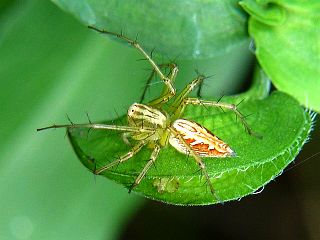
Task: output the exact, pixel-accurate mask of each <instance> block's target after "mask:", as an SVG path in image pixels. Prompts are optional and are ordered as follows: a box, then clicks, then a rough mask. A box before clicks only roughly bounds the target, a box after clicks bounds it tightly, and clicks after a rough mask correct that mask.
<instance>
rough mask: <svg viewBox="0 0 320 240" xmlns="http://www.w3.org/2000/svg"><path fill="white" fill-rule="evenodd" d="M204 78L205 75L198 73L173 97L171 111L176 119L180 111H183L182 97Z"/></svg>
mask: <svg viewBox="0 0 320 240" xmlns="http://www.w3.org/2000/svg"><path fill="white" fill-rule="evenodd" d="M205 78H206V77H205V76H203V75H199V76H198V77H196V78H195V79H194V80H192V81H191V82H190V83H189V84H188V85H187V86H185V88H184V89H183V90H182V91H181V93H180V94H179V95H178V96H177V97H176V98H175V101H174V102H173V103H172V105H171V112H172V113H173V118H174V119H178V118H179V117H180V115H181V113H182V112H183V110H184V108H185V105H186V104H184V99H185V98H186V97H187V96H188V94H189V93H190V92H191V91H192V90H193V89H194V88H195V87H197V86H198V85H199V84H201V83H202V82H203V80H204V79H205Z"/></svg>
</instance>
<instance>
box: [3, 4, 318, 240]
mask: <svg viewBox="0 0 320 240" xmlns="http://www.w3.org/2000/svg"><path fill="white" fill-rule="evenodd" d="M139 58H141V57H140V56H139V55H138V54H137V53H136V52H135V51H134V49H131V48H128V47H126V46H124V45H122V44H119V43H117V42H114V41H110V40H109V39H107V38H103V37H101V36H100V35H99V34H97V33H95V32H93V31H90V30H88V29H87V28H86V27H85V26H83V25H81V24H80V23H79V22H78V21H76V20H75V19H74V18H73V17H71V16H69V15H68V14H66V13H64V12H63V11H61V10H60V9H59V8H58V7H56V6H55V5H54V4H53V3H51V2H46V1H40V0H33V1H26V0H25V1H19V0H15V1H2V2H1V4H0V79H1V81H0V84H1V85H0V93H1V94H0V104H1V105H0V106H1V107H0V113H1V125H0V134H1V137H2V141H1V145H0V153H1V162H0V167H1V168H0V174H1V175H0V176H1V182H0V191H1V192H0V194H1V198H0V203H1V212H0V239H164V238H170V239H171V238H175V239H196V238H197V239H208V238H210V239H214V238H217V239H257V238H258V239H270V238H271V237H272V238H273V239H283V238H286V239H319V238H320V228H319V226H320V191H319V187H318V183H319V174H318V171H317V169H319V168H317V167H319V165H320V163H319V161H317V160H319V155H317V156H314V157H313V158H311V159H309V160H308V161H305V163H304V164H301V165H300V166H298V167H296V168H293V169H292V170H290V171H288V172H285V173H284V174H283V175H282V176H281V177H279V178H277V179H276V181H275V182H274V183H271V184H269V185H268V186H267V188H266V189H265V190H264V191H263V192H262V193H261V194H258V195H256V196H250V197H246V198H244V199H242V200H241V201H239V202H232V203H228V204H224V205H219V206H208V207H197V208H193V207H188V208H186V207H184V208H182V207H174V206H168V205H164V204H161V203H157V202H152V201H149V200H145V199H144V198H142V197H140V196H137V195H134V194H130V195H129V194H128V193H127V190H126V189H124V188H123V187H121V186H119V185H116V184H114V183H112V182H111V181H109V180H106V179H105V178H100V177H94V176H93V175H92V174H91V173H90V172H88V171H87V170H86V169H85V168H84V167H83V166H82V165H81V164H80V162H79V161H78V160H77V158H76V156H75V154H74V153H73V151H72V149H71V146H69V143H68V140H67V138H66V137H65V132H64V131H63V130H53V131H48V132H40V133H37V132H36V128H39V127H43V126H46V125H50V124H52V123H65V122H67V119H66V114H68V115H69V116H70V118H71V119H72V120H73V121H74V122H85V121H87V119H86V112H88V113H89V115H90V118H91V120H92V121H101V120H105V119H112V118H114V117H116V116H117V114H124V113H125V112H126V109H127V108H128V106H129V105H130V104H131V103H132V102H134V101H139V97H140V95H141V92H142V88H143V86H144V82H145V80H146V78H147V76H148V73H149V71H148V70H146V68H147V67H148V66H147V65H146V63H145V62H143V61H136V60H137V59H139ZM178 63H179V66H181V74H180V75H179V78H178V79H177V84H178V87H179V86H180V87H181V86H183V85H184V84H185V83H186V82H188V81H190V79H191V78H192V77H194V76H195V73H194V68H198V69H200V70H201V71H203V72H205V73H206V74H208V75H210V74H214V78H213V80H212V81H213V82H212V84H211V83H210V84H209V85H208V86H207V87H206V88H205V95H219V94H221V93H222V92H224V93H225V94H228V93H233V92H238V91H240V90H243V89H245V88H246V86H247V83H248V80H249V78H250V72H251V70H252V65H253V56H252V55H251V53H250V51H249V49H248V45H247V44H246V45H243V46H241V47H239V48H237V49H235V50H234V51H233V52H231V53H229V54H228V55H224V56H221V57H219V58H215V59H207V60H201V61H196V62H192V61H180V62H178ZM157 86H158V85H155V86H154V87H153V88H152V89H151V95H152V94H156V93H157V92H158V91H159V88H157ZM149 97H150V96H149ZM315 129H319V127H315ZM319 151H320V150H319V131H315V132H314V134H313V136H312V137H311V141H310V143H308V144H307V145H306V146H305V149H304V151H303V152H302V153H301V154H300V156H299V158H298V159H297V161H296V162H297V163H299V162H302V161H304V160H306V159H307V158H308V157H310V156H312V155H313V154H317V153H318V152H319Z"/></svg>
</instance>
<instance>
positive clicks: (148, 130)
mask: <svg viewBox="0 0 320 240" xmlns="http://www.w3.org/2000/svg"><path fill="white" fill-rule="evenodd" d="M50 128H67V129H73V128H90V129H102V130H116V131H124V132H135V133H141V132H146V133H152V132H154V129H152V128H147V127H144V128H141V127H136V126H118V125H107V124H98V123H84V124H62V125H55V124H53V125H51V126H48V127H43V128H38V129H37V131H43V130H47V129H50Z"/></svg>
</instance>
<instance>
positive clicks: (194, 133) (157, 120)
mask: <svg viewBox="0 0 320 240" xmlns="http://www.w3.org/2000/svg"><path fill="white" fill-rule="evenodd" d="M90 28H91V29H94V30H96V31H98V32H100V33H103V34H109V35H113V36H116V37H117V38H119V39H122V40H124V41H126V42H127V43H129V44H130V45H132V46H133V47H134V48H136V49H137V50H138V51H139V52H140V53H141V54H142V55H143V56H144V58H146V60H147V61H148V62H149V63H150V64H151V66H152V68H153V72H152V75H154V74H157V75H158V77H159V78H160V79H161V81H162V82H163V83H164V89H163V91H162V93H161V95H160V96H159V97H157V98H155V99H154V100H152V101H150V102H148V103H146V104H142V103H133V104H132V105H131V106H130V107H129V109H128V112H127V125H108V124H95V123H91V122H90V123H87V124H73V123H71V124H64V125H51V126H48V127H44V128H39V129H37V130H38V131H42V130H46V129H50V128H67V129H68V130H70V129H75V128H88V129H97V130H114V131H119V132H122V133H123V134H122V139H123V144H128V145H129V144H132V146H131V149H130V150H129V151H128V152H127V153H125V154H123V155H121V156H119V157H118V158H117V159H116V160H114V161H112V162H110V163H108V164H106V165H103V166H96V167H95V169H93V170H92V172H93V173H94V174H97V175H99V174H101V173H103V172H105V171H108V170H111V169H112V168H113V167H115V166H117V165H119V164H121V163H124V162H126V161H127V160H129V159H131V158H132V157H133V156H135V155H137V154H138V153H139V152H140V151H141V150H142V149H143V148H149V149H151V150H152V151H151V155H150V158H149V160H148V162H147V163H146V164H145V166H144V168H143V169H141V172H140V173H139V175H138V176H137V177H135V180H134V181H133V183H132V184H131V185H130V187H129V192H131V190H132V189H134V188H135V187H137V186H138V185H139V184H140V183H141V181H142V180H143V179H144V177H145V176H146V174H147V172H148V171H149V169H150V168H151V167H152V166H153V165H154V163H155V162H156V160H157V158H158V155H159V153H160V152H161V149H163V148H165V147H168V146H171V147H173V148H175V149H176V150H177V151H176V154H184V155H187V156H190V158H193V159H194V161H195V163H196V164H197V165H198V166H199V169H200V170H201V173H202V176H203V177H204V179H205V182H206V184H207V186H208V188H209V189H210V192H211V194H212V197H213V198H214V199H215V201H216V202H219V201H220V198H219V196H218V194H217V193H216V191H215V188H214V186H213V184H212V182H211V179H210V175H209V173H208V171H207V169H206V165H205V163H204V162H203V160H202V158H225V157H234V156H235V155H236V153H235V152H234V151H233V150H232V148H231V147H230V146H229V145H228V144H227V143H225V142H224V141H223V140H221V139H219V138H218V137H217V136H215V135H214V134H213V133H211V132H210V131H209V130H208V129H206V128H205V127H204V126H201V125H200V124H198V123H196V122H194V121H192V120H187V119H184V118H183V113H184V110H185V107H186V106H187V105H201V106H205V107H218V108H222V109H227V110H230V111H232V112H234V113H235V115H236V116H237V117H238V118H239V119H240V120H241V122H242V124H243V126H244V128H245V130H246V131H247V132H248V133H249V134H251V135H252V134H254V133H253V131H252V129H251V128H250V126H249V125H248V123H247V122H246V119H245V117H244V116H243V115H242V114H241V113H240V111H239V110H238V109H237V106H236V105H235V104H229V103H223V102H220V101H216V102H214V101H206V100H202V99H199V98H192V97H188V96H189V93H190V92H191V91H192V90H194V89H195V88H196V87H197V86H199V85H200V84H201V83H202V82H203V80H204V79H205V78H206V77H205V76H203V75H198V76H197V77H196V78H195V79H194V80H192V81H191V82H190V83H189V84H188V85H187V86H185V87H184V89H183V90H182V91H181V92H180V93H179V94H177V93H176V89H175V87H174V86H173V82H174V80H175V78H176V76H177V73H178V67H177V66H176V64H174V63H169V64H161V65H157V64H156V63H155V62H154V60H153V59H152V58H151V57H150V55H149V54H147V53H146V51H145V50H144V49H143V48H142V47H141V46H140V45H139V43H138V42H137V41H134V40H132V39H129V38H127V37H125V36H124V35H122V34H116V33H113V32H108V31H106V30H99V29H97V28H95V27H90ZM163 67H166V68H168V69H169V73H168V74H164V73H163V71H162V70H161V69H162V68H163ZM132 142H134V143H132ZM168 184H169V187H171V189H173V190H174V191H175V190H176V189H178V183H177V182H176V181H171V180H170V181H159V182H158V183H155V185H157V187H158V189H166V188H168V187H167V185H168ZM170 184H171V185H172V186H174V187H172V186H171V185H170ZM173 190H172V191H173ZM170 191H171V190H170Z"/></svg>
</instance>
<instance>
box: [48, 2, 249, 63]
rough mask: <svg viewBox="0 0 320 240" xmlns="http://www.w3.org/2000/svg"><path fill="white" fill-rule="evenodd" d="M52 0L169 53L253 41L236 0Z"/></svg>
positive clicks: (186, 54)
mask: <svg viewBox="0 0 320 240" xmlns="http://www.w3.org/2000/svg"><path fill="white" fill-rule="evenodd" d="M52 1H53V2H55V3H56V4H57V5H59V6H60V7H61V8H62V9H64V10H66V11H68V12H70V13H72V14H73V15H74V16H76V17H77V18H78V19H80V20H81V21H82V22H83V23H84V24H85V25H95V26H96V27H98V28H100V29H103V28H105V29H108V30H109V31H113V32H118V33H120V32H121V31H123V33H124V34H125V35H126V36H127V37H130V38H132V39H135V37H136V36H137V35H138V39H139V42H140V43H141V44H142V45H143V46H144V47H145V48H146V49H147V50H150V51H151V50H152V49H154V48H155V49H156V52H157V53H160V54H161V55H163V56H168V57H170V58H176V57H179V58H182V59H186V58H188V59H194V58H208V57H212V56H216V55H221V54H225V53H226V52H229V51H230V50H232V49H234V48H235V47H237V46H239V45H243V43H248V37H247V33H246V28H245V26H246V20H247V17H246V15H245V13H244V12H242V11H241V9H240V7H239V5H238V3H237V2H238V1H237V0H210V1H204V0H192V1H188V2H187V3H186V2H185V1H172V0H162V1H154V0H144V1H127V0H108V1H96V0H52ZM226 29H227V30H226ZM155 33H157V34H155Z"/></svg>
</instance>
